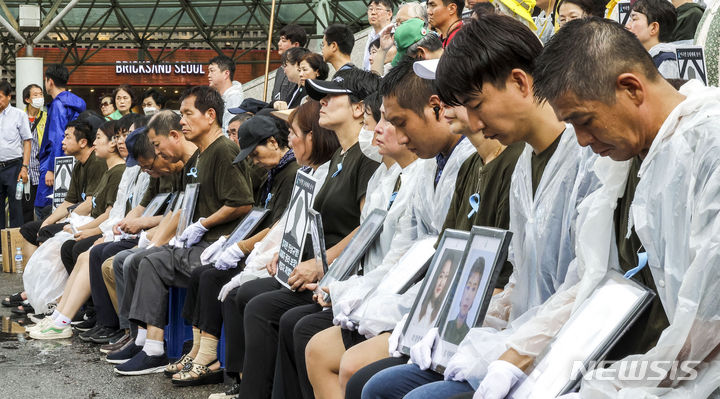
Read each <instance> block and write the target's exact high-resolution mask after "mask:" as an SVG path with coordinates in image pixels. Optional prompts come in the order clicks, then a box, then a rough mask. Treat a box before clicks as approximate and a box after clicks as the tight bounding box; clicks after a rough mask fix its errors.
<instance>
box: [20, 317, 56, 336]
mask: <svg viewBox="0 0 720 399" xmlns="http://www.w3.org/2000/svg"><path fill="white" fill-rule="evenodd" d="M50 321H52V319H51V318H50V317H45V318H42V319H40V320H39V321H38V322H37V323H36V324H34V325H32V326H29V327H25V332H28V333H29V332H33V331H40V330H41V329H43V328H45V325H46V324H48V322H50Z"/></svg>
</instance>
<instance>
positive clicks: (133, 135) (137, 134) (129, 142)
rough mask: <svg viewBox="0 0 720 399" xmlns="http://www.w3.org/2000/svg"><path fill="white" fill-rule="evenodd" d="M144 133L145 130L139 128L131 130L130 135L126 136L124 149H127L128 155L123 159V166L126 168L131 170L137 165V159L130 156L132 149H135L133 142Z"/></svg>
mask: <svg viewBox="0 0 720 399" xmlns="http://www.w3.org/2000/svg"><path fill="white" fill-rule="evenodd" d="M146 132H147V128H145V127H141V128H138V129H135V130H133V131H132V133H130V134H128V136H127V137H126V138H125V147H127V150H128V155H127V158H126V159H125V166H127V167H128V168H131V167H133V166H135V165H137V164H138V161H137V159H135V157H133V156H132V153H133V147H135V142H136V141H137V139H138V138H139V137H140V135H142V134H145V133H146Z"/></svg>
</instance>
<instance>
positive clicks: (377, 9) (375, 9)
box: [368, 7, 390, 14]
mask: <svg viewBox="0 0 720 399" xmlns="http://www.w3.org/2000/svg"><path fill="white" fill-rule="evenodd" d="M389 11H390V10H388V9H387V8H382V7H368V14H370V13H381V12H389Z"/></svg>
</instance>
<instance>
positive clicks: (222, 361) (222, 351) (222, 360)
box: [217, 325, 225, 367]
mask: <svg viewBox="0 0 720 399" xmlns="http://www.w3.org/2000/svg"><path fill="white" fill-rule="evenodd" d="M217 357H218V360H219V361H220V365H221V366H222V367H225V326H224V325H223V329H222V333H221V334H220V341H219V342H218V348H217Z"/></svg>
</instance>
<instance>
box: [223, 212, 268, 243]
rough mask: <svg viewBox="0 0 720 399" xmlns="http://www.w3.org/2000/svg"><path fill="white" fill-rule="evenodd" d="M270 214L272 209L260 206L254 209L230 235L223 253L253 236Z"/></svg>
mask: <svg viewBox="0 0 720 399" xmlns="http://www.w3.org/2000/svg"><path fill="white" fill-rule="evenodd" d="M269 213H270V209H267V208H261V207H258V206H255V207H252V208H251V209H250V211H249V212H248V213H247V215H245V217H244V218H243V219H242V220H241V221H240V223H238V225H237V226H236V227H235V229H234V230H233V231H232V233H230V235H229V236H228V238H227V240H225V243H223V245H222V249H221V252H222V251H225V250H226V249H228V248H230V246H231V245H234V244H237V243H238V242H240V241H242V240H244V239H246V238H247V237H248V236H249V235H250V234H252V233H253V232H254V231H255V230H256V229H257V227H258V226H259V225H260V223H261V222H262V221H263V219H265V217H266V216H267V215H268V214H269Z"/></svg>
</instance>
